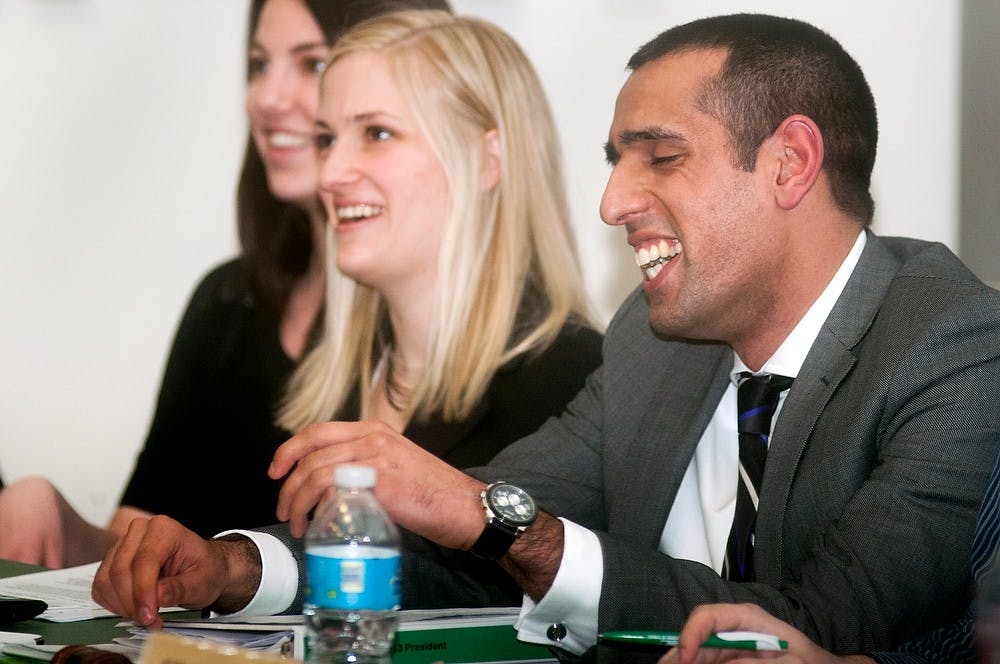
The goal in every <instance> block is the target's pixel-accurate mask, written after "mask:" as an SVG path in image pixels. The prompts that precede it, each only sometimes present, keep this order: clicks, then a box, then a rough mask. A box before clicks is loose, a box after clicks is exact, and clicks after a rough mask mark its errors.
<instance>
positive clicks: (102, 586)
mask: <svg viewBox="0 0 1000 664" xmlns="http://www.w3.org/2000/svg"><path fill="white" fill-rule="evenodd" d="M259 583H260V557H259V554H258V553H257V548H256V546H254V544H253V542H251V541H249V540H246V539H241V540H239V541H226V540H204V539H202V538H201V537H199V536H198V535H196V534H195V533H193V532H191V531H190V530H187V529H186V528H184V527H183V526H182V525H181V524H179V523H177V522H176V521H174V520H173V519H170V518H168V517H165V516H154V517H152V518H151V519H135V520H134V521H132V523H131V524H129V527H128V531H127V532H126V533H125V536H124V537H122V538H121V539H120V540H119V541H118V542H117V543H116V544H115V545H114V546H113V547H112V548H111V550H110V551H109V552H108V554H107V556H105V558H104V561H103V562H102V563H101V566H100V567H99V568H98V570H97V574H96V576H95V577H94V587H93V590H92V595H93V598H94V601H96V602H97V603H98V604H100V605H101V606H103V607H105V608H106V609H108V610H109V611H112V612H114V613H117V614H118V615H120V616H123V617H126V618H129V619H131V620H134V621H136V622H137V623H139V624H140V625H142V626H144V627H160V626H162V625H163V620H162V619H161V618H160V616H159V615H158V611H159V609H160V608H161V607H167V606H182V607H184V608H188V609H201V608H205V607H209V606H211V607H213V608H214V609H216V610H217V611H220V612H232V611H236V610H239V609H240V608H242V607H244V606H246V604H247V603H248V602H249V601H250V599H251V598H252V597H253V595H254V593H255V592H256V589H257V586H258V585H259Z"/></svg>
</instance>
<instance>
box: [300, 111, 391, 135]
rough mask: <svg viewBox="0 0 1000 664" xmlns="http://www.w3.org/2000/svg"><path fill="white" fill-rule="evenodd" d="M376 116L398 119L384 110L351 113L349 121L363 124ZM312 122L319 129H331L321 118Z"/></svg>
mask: <svg viewBox="0 0 1000 664" xmlns="http://www.w3.org/2000/svg"><path fill="white" fill-rule="evenodd" d="M378 117H385V118H387V119H389V120H395V121H399V118H397V117H396V116H395V115H392V114H391V113H386V112H384V111H366V112H364V113H357V114H355V115H352V116H351V117H350V118H349V122H350V123H351V124H354V125H359V124H364V123H365V122H371V121H372V120H374V119H375V118H378ZM314 124H315V127H316V129H317V130H319V131H332V128H331V127H330V125H328V124H327V123H326V122H324V121H323V120H316V122H315V123H314Z"/></svg>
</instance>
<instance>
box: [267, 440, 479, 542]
mask: <svg viewBox="0 0 1000 664" xmlns="http://www.w3.org/2000/svg"><path fill="white" fill-rule="evenodd" d="M345 463H360V464H364V465H366V466H372V467H373V468H375V470H376V472H377V473H378V480H377V485H376V487H375V497H376V498H377V499H378V501H379V503H381V505H382V507H383V508H384V509H385V510H386V512H388V513H389V517H390V518H391V519H392V520H393V521H395V522H396V523H397V524H399V525H400V526H403V527H404V528H407V529H409V530H412V531H413V532H415V533H417V534H419V535H423V536H424V537H426V538H427V539H429V540H431V541H434V542H437V543H438V544H440V545H442V546H446V547H449V548H453V549H468V548H469V547H471V546H472V544H473V543H474V542H475V541H476V539H477V538H478V537H479V535H480V533H482V531H483V507H482V502H481V501H480V498H479V493H480V491H481V490H482V488H483V483H482V482H480V481H478V480H475V479H473V478H471V477H469V476H468V475H466V474H465V473H462V472H461V471H459V470H456V469H455V468H453V467H451V466H449V465H448V464H447V463H445V462H444V461H442V460H441V459H439V458H437V457H436V456H434V455H433V454H431V453H430V452H427V451H426V450H424V449H423V448H421V447H419V446H418V445H416V444H415V443H412V442H411V441H409V440H407V439H406V438H404V437H403V436H402V435H400V434H399V433H397V432H395V431H393V430H392V429H391V428H390V427H389V426H387V425H385V424H383V423H381V422H326V423H323V424H314V425H312V426H309V427H306V428H305V429H303V430H302V431H301V432H300V433H299V434H298V435H296V436H295V437H293V438H291V439H289V440H288V441H287V442H286V443H284V444H283V445H282V446H281V447H279V448H278V450H277V451H276V452H275V453H274V460H273V461H272V462H271V467H270V468H269V469H268V475H270V476H271V478H273V479H279V478H281V477H283V476H285V475H286V474H287V475H288V479H286V480H285V483H284V485H283V486H282V488H281V493H280V495H279V496H278V509H277V515H278V518H279V519H281V520H282V521H289V522H290V524H289V525H290V529H291V533H292V535H294V536H296V537H301V536H302V535H304V534H305V531H306V527H307V525H308V517H309V513H310V511H311V510H312V509H313V508H314V507H316V505H317V504H318V503H320V502H321V501H322V500H323V498H324V497H325V496H326V495H327V493H328V491H330V489H331V487H332V486H333V472H334V469H335V468H336V467H337V466H339V465H341V464H345ZM289 471H291V472H289Z"/></svg>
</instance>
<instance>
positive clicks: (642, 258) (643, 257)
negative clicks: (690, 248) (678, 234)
mask: <svg viewBox="0 0 1000 664" xmlns="http://www.w3.org/2000/svg"><path fill="white" fill-rule="evenodd" d="M682 251H684V247H682V246H681V243H680V242H676V241H675V242H668V241H666V240H660V241H659V242H658V243H657V244H653V245H649V246H648V247H640V248H639V249H637V250H636V252H635V263H636V265H638V266H639V269H640V270H641V271H642V273H643V274H644V275H645V276H646V278H647V279H654V278H656V275H658V274H659V273H660V270H662V269H663V266H664V264H666V263H667V262H668V261H669V260H671V259H672V258H673V257H674V256H676V255H677V254H679V253H681V252H682Z"/></svg>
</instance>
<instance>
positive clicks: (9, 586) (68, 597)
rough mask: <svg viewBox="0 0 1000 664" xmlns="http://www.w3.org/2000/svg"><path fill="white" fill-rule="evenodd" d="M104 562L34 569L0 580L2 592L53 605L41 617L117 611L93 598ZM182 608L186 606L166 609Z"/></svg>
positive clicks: (74, 617) (62, 619) (80, 616)
mask: <svg viewBox="0 0 1000 664" xmlns="http://www.w3.org/2000/svg"><path fill="white" fill-rule="evenodd" d="M99 566H100V563H91V564H89V565H81V566H80V567H69V568H67V569H54V570H49V571H46V572H34V573H32V574H23V575H21V576H11V577H7V578H6V579H0V595H11V596H13V597H25V598H27V599H40V600H42V601H43V602H45V603H46V604H48V605H49V608H48V609H47V610H46V611H44V612H43V613H41V614H40V615H39V616H38V617H39V618H41V619H42V620H50V621H52V622H76V621H78V620H90V619H91V618H107V617H108V616H113V615H115V614H113V613H111V612H110V611H107V610H105V609H104V608H102V607H101V605H100V604H98V603H97V602H95V601H94V600H93V599H91V598H90V587H91V586H92V585H93V584H94V575H95V574H97V568H98V567H99ZM162 610H164V611H182V610H183V609H178V608H172V609H162Z"/></svg>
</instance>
